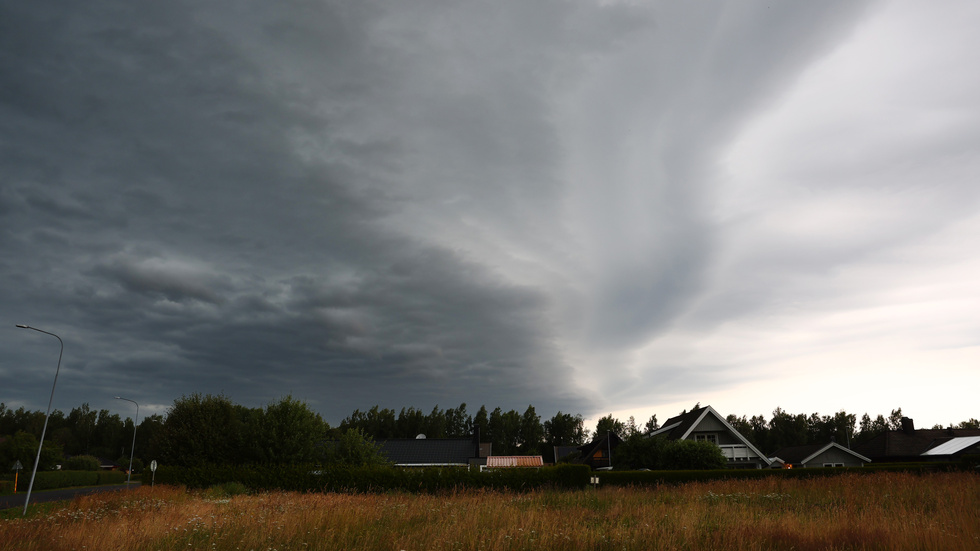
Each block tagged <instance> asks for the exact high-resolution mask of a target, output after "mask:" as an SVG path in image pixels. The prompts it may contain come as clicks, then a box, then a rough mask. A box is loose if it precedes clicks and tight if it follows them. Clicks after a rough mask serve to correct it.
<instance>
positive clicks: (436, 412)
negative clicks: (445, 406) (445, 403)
mask: <svg viewBox="0 0 980 551" xmlns="http://www.w3.org/2000/svg"><path fill="white" fill-rule="evenodd" d="M423 432H424V433H425V436H426V437H428V438H445V437H446V412H444V411H442V410H441V409H439V406H438V404H437V405H436V406H434V407H433V408H432V412H431V413H429V415H428V416H427V417H426V418H425V430H424V431H423Z"/></svg>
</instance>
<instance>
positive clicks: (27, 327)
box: [17, 323, 31, 329]
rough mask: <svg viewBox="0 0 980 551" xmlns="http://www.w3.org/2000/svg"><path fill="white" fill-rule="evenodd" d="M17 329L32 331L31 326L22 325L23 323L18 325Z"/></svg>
mask: <svg viewBox="0 0 980 551" xmlns="http://www.w3.org/2000/svg"><path fill="white" fill-rule="evenodd" d="M17 327H20V328H21V329H30V328H31V326H30V325H24V324H22V323H18V324H17Z"/></svg>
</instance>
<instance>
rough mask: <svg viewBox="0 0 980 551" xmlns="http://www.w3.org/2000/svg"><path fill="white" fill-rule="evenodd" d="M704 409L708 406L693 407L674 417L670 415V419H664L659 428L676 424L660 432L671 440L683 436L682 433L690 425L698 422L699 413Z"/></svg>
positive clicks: (688, 428)
mask: <svg viewBox="0 0 980 551" xmlns="http://www.w3.org/2000/svg"><path fill="white" fill-rule="evenodd" d="M706 409H708V406H704V407H699V408H694V409H692V410H691V411H689V412H687V413H682V414H680V415H676V416H674V417H671V418H670V419H667V420H666V421H664V423H663V425H661V429H660V430H664V429H667V428H668V427H670V426H671V425H676V426H675V427H673V428H671V429H670V430H669V431H667V432H662V433H660V434H662V435H664V436H666V437H667V438H669V439H671V440H679V439H680V438H682V437H683V436H684V433H686V432H687V431H688V430H690V428H691V427H692V426H694V423H697V422H698V418H700V417H701V414H702V413H704V410H706Z"/></svg>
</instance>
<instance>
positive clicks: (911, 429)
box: [902, 417, 915, 436]
mask: <svg viewBox="0 0 980 551" xmlns="http://www.w3.org/2000/svg"><path fill="white" fill-rule="evenodd" d="M902 432H904V433H905V434H907V435H909V436H912V435H913V434H915V424H913V423H912V420H911V419H909V418H908V417H902Z"/></svg>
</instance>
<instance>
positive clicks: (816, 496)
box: [0, 473, 980, 551]
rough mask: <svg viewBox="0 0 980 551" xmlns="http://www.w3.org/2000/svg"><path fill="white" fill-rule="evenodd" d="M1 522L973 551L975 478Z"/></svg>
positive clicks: (187, 545)
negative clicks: (960, 550) (958, 550)
mask: <svg viewBox="0 0 980 551" xmlns="http://www.w3.org/2000/svg"><path fill="white" fill-rule="evenodd" d="M19 513H20V511H10V510H8V511H5V512H3V513H2V514H0V547H2V548H3V549H4V550H21V549H31V550H44V551H53V550H69V549H75V550H83V549H84V550H115V549H127V550H141V549H147V550H149V549H154V550H156V549H218V550H253V549H254V550H262V551H268V550H307V549H323V550H327V549H329V550H338V549H351V550H354V549H357V550H360V549H368V550H370V549H383V550H399V549H404V550H411V549H467V550H469V549H486V550H498V549H499V550H504V549H507V550H516V549H566V550H578V549H590V550H601V549H610V550H612V549H617V550H619V549H625V550H632V549H636V550H653V549H691V550H694V549H698V550H700V549H752V550H758V549H773V550H788V549H795V550H811V549H812V550H817V549H820V550H824V549H888V550H893V549H936V550H944V551H945V550H957V549H962V550H977V549H980V475H978V474H976V473H935V474H924V475H923V474H920V475H915V474H907V473H876V474H843V475H841V476H837V477H825V478H824V477H821V478H816V479H793V480H790V479H777V478H765V479H758V480H742V481H713V482H702V483H689V484H684V485H678V486H662V487H658V488H612V487H610V488H601V487H600V488H599V489H598V490H593V489H591V488H590V489H588V490H584V491H562V492H557V491H535V492H529V493H511V492H492V491H469V492H459V493H453V494H445V495H415V494H403V493H393V494H301V493H286V492H282V493H262V494H257V495H236V496H230V495H228V494H226V493H223V492H222V491H221V490H219V489H213V490H209V491H199V492H198V491H195V492H189V491H187V490H185V489H183V488H177V487H171V486H157V487H155V488H148V487H144V488H139V489H134V490H130V491H125V492H113V493H107V494H101V495H94V496H86V497H80V498H77V499H75V500H74V501H72V502H61V503H57V504H39V505H36V506H33V507H32V510H31V511H30V512H29V514H28V516H27V517H26V518H22V517H21V516H20V515H19Z"/></svg>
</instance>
